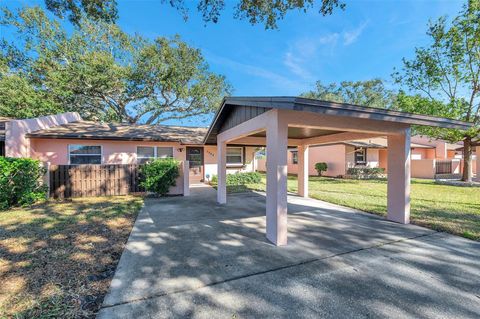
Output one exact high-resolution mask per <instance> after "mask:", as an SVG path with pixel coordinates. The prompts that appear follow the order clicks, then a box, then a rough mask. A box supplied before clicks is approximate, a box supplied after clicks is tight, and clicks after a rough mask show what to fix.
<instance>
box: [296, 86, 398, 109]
mask: <svg viewBox="0 0 480 319" xmlns="http://www.w3.org/2000/svg"><path fill="white" fill-rule="evenodd" d="M302 96H303V97H307V98H312V99H319V100H326V101H333V102H340V103H350V104H357V105H362V106H369V107H377V108H387V109H394V108H396V93H395V91H393V90H391V89H387V88H386V87H385V84H384V83H383V81H382V80H381V79H372V80H366V81H343V82H340V83H330V84H327V85H325V84H323V83H322V82H321V81H317V83H316V84H315V89H314V90H312V91H308V92H305V93H303V94H302Z"/></svg>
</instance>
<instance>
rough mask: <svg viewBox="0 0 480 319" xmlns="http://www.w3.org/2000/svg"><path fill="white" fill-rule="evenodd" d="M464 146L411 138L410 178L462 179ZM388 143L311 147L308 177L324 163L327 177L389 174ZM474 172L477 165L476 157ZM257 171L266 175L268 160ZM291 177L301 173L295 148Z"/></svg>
mask: <svg viewBox="0 0 480 319" xmlns="http://www.w3.org/2000/svg"><path fill="white" fill-rule="evenodd" d="M461 148H462V145H461V144H451V143H448V142H446V141H442V140H435V139H431V138H428V137H422V136H412V138H411V174H412V177H416V178H430V179H433V178H441V177H459V174H460V173H461V171H462V166H463V160H462V153H461ZM387 157H388V145H387V139H386V138H383V137H380V138H371V139H363V140H352V141H345V142H341V143H336V144H330V145H316V146H311V147H310V157H309V165H308V169H309V175H317V171H316V170H315V163H319V162H325V163H327V165H328V170H327V171H326V172H324V173H323V175H325V176H331V177H337V176H344V175H346V174H347V170H348V168H350V167H381V168H384V169H385V171H386V172H388V165H387ZM473 158H474V160H473V172H474V174H475V173H476V171H477V169H476V166H477V163H476V160H475V159H476V154H474V157H473ZM257 169H258V170H260V171H265V170H266V168H265V159H259V160H258V162H257ZM288 173H289V174H297V173H298V153H297V149H296V148H291V149H289V151H288Z"/></svg>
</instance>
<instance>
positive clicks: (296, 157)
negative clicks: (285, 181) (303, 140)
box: [291, 151, 298, 164]
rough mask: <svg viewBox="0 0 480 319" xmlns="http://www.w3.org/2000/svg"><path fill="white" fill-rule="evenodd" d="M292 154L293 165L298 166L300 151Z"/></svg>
mask: <svg viewBox="0 0 480 319" xmlns="http://www.w3.org/2000/svg"><path fill="white" fill-rule="evenodd" d="M291 152H292V164H298V151H291Z"/></svg>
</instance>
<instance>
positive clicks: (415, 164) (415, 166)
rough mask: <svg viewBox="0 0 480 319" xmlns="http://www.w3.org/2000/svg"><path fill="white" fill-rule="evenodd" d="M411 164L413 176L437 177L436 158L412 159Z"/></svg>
mask: <svg viewBox="0 0 480 319" xmlns="http://www.w3.org/2000/svg"><path fill="white" fill-rule="evenodd" d="M410 165H411V166H410V167H411V174H412V177H415V178H435V160H434V159H422V160H412V161H411V164H410Z"/></svg>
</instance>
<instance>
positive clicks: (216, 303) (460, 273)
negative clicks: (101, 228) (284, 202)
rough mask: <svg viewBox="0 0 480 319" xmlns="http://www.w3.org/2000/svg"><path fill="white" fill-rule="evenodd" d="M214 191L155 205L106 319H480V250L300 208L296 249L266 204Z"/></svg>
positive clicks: (293, 205)
mask: <svg viewBox="0 0 480 319" xmlns="http://www.w3.org/2000/svg"><path fill="white" fill-rule="evenodd" d="M215 199H216V196H215V191H214V190H213V189H212V188H210V187H202V188H195V189H192V196H190V197H171V198H162V199H148V200H146V202H145V208H144V209H143V211H142V212H141V213H140V215H139V217H138V219H137V221H136V223H135V227H134V229H133V231H132V234H131V235H130V238H129V241H128V244H127V247H126V249H125V251H124V253H123V255H122V258H121V260H120V263H119V266H118V268H117V271H116V274H115V277H114V279H113V281H112V285H111V288H110V292H109V294H108V295H107V297H106V298H105V300H104V304H103V308H102V310H101V311H100V313H99V316H98V318H101V319H103V318H145V317H148V318H186V317H187V318H208V319H211V318H232V317H233V318H265V317H270V318H279V317H283V318H287V317H288V318H318V317H331V318H341V317H360V318H361V317H369V318H371V317H412V318H422V317H425V318H438V317H455V318H462V317H464V318H478V317H479V316H480V306H479V305H480V268H479V265H480V243H477V242H473V241H469V240H467V239H463V238H459V237H455V236H451V235H448V234H443V233H437V232H434V231H432V230H428V229H425V228H421V227H418V226H414V225H400V224H395V223H392V222H389V221H386V220H384V219H383V218H381V217H377V216H374V215H370V214H365V213H361V212H358V211H355V210H353V209H349V208H345V207H340V206H336V205H332V204H328V203H324V202H321V201H317V200H312V199H304V198H300V197H296V196H289V205H288V211H289V221H288V227H289V239H288V240H289V244H288V245H287V246H285V247H275V246H273V245H272V244H270V243H269V242H268V241H267V239H266V238H265V198H264V196H263V195H261V194H257V193H242V194H232V195H229V197H228V204H226V205H218V204H217V203H216V201H215Z"/></svg>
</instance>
